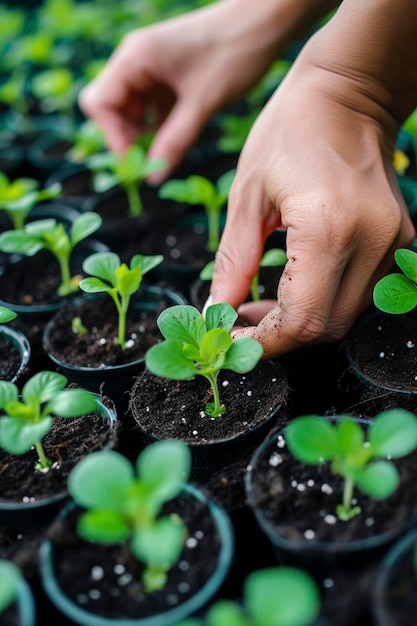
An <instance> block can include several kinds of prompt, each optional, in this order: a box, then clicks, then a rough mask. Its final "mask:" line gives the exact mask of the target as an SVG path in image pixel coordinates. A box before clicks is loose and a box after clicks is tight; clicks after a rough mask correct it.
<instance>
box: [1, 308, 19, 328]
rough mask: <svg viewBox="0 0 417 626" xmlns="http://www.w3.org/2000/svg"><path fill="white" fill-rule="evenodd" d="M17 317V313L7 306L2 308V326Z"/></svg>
mask: <svg viewBox="0 0 417 626" xmlns="http://www.w3.org/2000/svg"><path fill="white" fill-rule="evenodd" d="M16 317H17V313H15V312H14V311H12V309H9V308H8V307H7V306H0V324H7V322H11V321H12V320H14V319H15V318H16Z"/></svg>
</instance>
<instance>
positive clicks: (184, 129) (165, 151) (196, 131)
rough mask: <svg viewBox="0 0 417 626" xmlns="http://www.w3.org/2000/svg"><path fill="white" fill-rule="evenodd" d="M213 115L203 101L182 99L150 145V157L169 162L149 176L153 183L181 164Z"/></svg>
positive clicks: (156, 182)
mask: <svg viewBox="0 0 417 626" xmlns="http://www.w3.org/2000/svg"><path fill="white" fill-rule="evenodd" d="M208 118H209V115H208V114H205V113H203V112H202V109H201V105H200V106H199V104H198V103H195V102H192V101H190V100H181V99H180V100H178V101H177V103H176V104H175V106H174V108H173V109H172V111H171V112H170V114H169V115H168V117H167V118H166V120H165V121H164V122H163V123H162V124H161V126H160V128H159V129H158V132H157V133H156V135H155V138H154V140H153V142H152V145H151V147H150V149H149V158H151V159H162V160H164V161H165V162H166V163H167V166H166V167H165V168H164V169H163V170H160V171H158V172H155V173H154V174H151V175H150V176H149V177H148V178H147V180H148V181H149V182H150V183H153V184H159V183H161V182H163V181H164V180H165V179H166V178H167V177H168V176H169V175H170V174H172V172H173V171H174V170H175V169H176V168H177V167H178V166H179V165H180V164H181V162H182V161H183V160H184V158H185V156H186V155H187V152H188V151H189V149H190V148H191V147H192V146H193V144H194V143H195V142H196V141H197V139H198V137H199V135H200V133H201V131H202V129H203V127H204V125H205V124H206V123H207V121H208Z"/></svg>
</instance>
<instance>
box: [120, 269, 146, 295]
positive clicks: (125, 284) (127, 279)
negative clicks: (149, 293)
mask: <svg viewBox="0 0 417 626" xmlns="http://www.w3.org/2000/svg"><path fill="white" fill-rule="evenodd" d="M141 283H142V270H141V269H140V267H138V268H136V269H133V270H129V271H128V272H127V273H126V274H125V275H124V276H123V277H122V278H121V280H120V281H119V283H118V287H119V289H118V290H119V293H120V294H121V295H122V296H125V297H126V296H130V295H131V294H133V293H135V292H136V291H137V290H138V289H139V287H140V285H141Z"/></svg>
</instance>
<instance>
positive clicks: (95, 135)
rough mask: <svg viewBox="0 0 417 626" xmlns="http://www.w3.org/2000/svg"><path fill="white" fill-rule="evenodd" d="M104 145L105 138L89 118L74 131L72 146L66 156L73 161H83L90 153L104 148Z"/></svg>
mask: <svg viewBox="0 0 417 626" xmlns="http://www.w3.org/2000/svg"><path fill="white" fill-rule="evenodd" d="M104 147H105V140H104V135H103V133H102V132H101V129H100V128H99V127H98V126H97V124H95V123H94V122H92V121H91V120H87V121H86V122H84V123H83V124H80V125H79V126H78V128H77V129H76V131H75V132H74V135H73V139H72V147H71V148H70V149H69V150H68V152H67V154H66V157H67V159H68V160H69V161H71V162H73V163H84V162H85V161H86V159H87V158H88V157H90V156H91V155H93V154H96V153H97V152H100V151H101V150H104Z"/></svg>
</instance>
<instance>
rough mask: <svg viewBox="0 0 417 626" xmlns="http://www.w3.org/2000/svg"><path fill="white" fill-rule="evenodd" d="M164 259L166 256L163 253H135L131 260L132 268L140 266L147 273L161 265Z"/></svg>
mask: <svg viewBox="0 0 417 626" xmlns="http://www.w3.org/2000/svg"><path fill="white" fill-rule="evenodd" d="M163 260H164V257H163V256H162V254H154V255H148V256H144V255H143V254H135V255H134V256H133V257H132V259H131V261H130V267H131V268H132V269H134V268H136V267H140V268H141V270H142V273H143V274H146V273H147V272H150V270H152V269H153V268H154V267H156V266H157V265H160V264H161V263H162V261H163Z"/></svg>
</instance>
